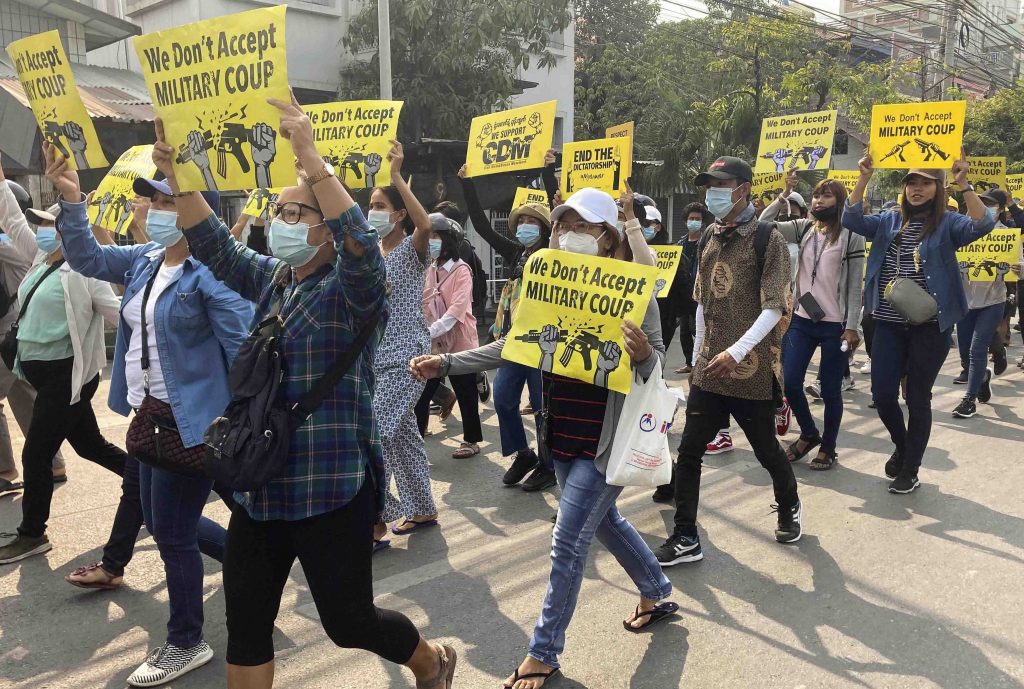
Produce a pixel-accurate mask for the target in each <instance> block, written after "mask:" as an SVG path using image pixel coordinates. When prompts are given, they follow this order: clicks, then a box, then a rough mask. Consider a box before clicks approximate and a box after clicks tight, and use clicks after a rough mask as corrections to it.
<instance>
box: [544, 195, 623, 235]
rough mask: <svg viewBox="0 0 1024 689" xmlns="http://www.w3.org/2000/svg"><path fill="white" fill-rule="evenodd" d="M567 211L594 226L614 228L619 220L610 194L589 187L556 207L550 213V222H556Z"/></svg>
mask: <svg viewBox="0 0 1024 689" xmlns="http://www.w3.org/2000/svg"><path fill="white" fill-rule="evenodd" d="M569 210H574V211H576V212H577V213H579V216H580V217H581V218H583V219H584V220H586V221H587V222H589V223H594V224H595V225H596V224H604V225H608V226H609V227H615V223H616V221H617V220H618V219H619V209H618V206H616V205H615V199H613V198H612V197H611V195H610V194H606V193H605V192H603V191H601V190H600V189H593V188H591V187H587V188H585V189H580V190H579V191H577V192H576V193H575V194H573V195H572V196H570V197H569V200H568V201H566V202H565V203H563V204H562V205H561V206H556V207H555V209H554V210H553V211H551V222H552V223H555V222H558V219H559V218H561V217H562V216H563V215H565V213H566V211H569Z"/></svg>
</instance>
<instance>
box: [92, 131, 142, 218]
mask: <svg viewBox="0 0 1024 689" xmlns="http://www.w3.org/2000/svg"><path fill="white" fill-rule="evenodd" d="M155 174H156V165H154V164H153V145H152V144H146V145H144V146H132V147H131V148H129V149H128V150H127V151H125V152H124V153H122V154H121V157H120V158H118V159H117V162H116V163H114V165H113V167H111V168H110V172H108V173H107V176H106V177H104V178H103V181H101V182H100V185H99V186H98V187H96V192H95V193H94V194H93V195H92V202H91V203H90V204H89V209H88V214H89V222H90V223H92V224H93V225H99V226H100V227H102V228H103V229H105V230H110V231H112V232H114V233H115V234H125V233H126V232H127V231H128V224H129V223H130V222H131V221H132V218H133V217H134V216H135V213H134V211H133V209H132V201H133V200H134V199H135V191H134V189H132V185H133V184H134V183H135V180H136V179H137V178H139V177H142V178H143V179H153V175H155Z"/></svg>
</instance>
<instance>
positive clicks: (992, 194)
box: [981, 189, 1008, 206]
mask: <svg viewBox="0 0 1024 689" xmlns="http://www.w3.org/2000/svg"><path fill="white" fill-rule="evenodd" d="M981 198H982V199H988V200H989V201H992V202H994V203H997V204H999V205H1000V206H1006V205H1008V203H1007V201H1006V192H1005V191H1003V190H1002V189H989V190H988V191H986V192H985V193H984V194H982V195H981Z"/></svg>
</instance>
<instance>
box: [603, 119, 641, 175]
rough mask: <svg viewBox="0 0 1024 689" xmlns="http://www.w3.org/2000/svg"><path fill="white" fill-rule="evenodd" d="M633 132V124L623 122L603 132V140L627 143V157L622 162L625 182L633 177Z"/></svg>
mask: <svg viewBox="0 0 1024 689" xmlns="http://www.w3.org/2000/svg"><path fill="white" fill-rule="evenodd" d="M633 130H634V126H633V122H624V123H623V124H617V125H615V126H614V127H607V128H606V129H605V130H604V138H606V139H618V138H623V139H626V140H627V141H629V146H628V147H627V148H626V151H628V155H627V156H626V159H625V160H623V161H622V179H627V180H628V179H629V178H630V177H632V176H633Z"/></svg>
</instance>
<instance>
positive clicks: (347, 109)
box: [302, 100, 404, 189]
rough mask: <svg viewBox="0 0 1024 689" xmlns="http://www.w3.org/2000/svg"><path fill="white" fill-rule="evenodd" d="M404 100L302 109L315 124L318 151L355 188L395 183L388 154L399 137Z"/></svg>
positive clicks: (357, 102)
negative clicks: (394, 140) (392, 141)
mask: <svg viewBox="0 0 1024 689" xmlns="http://www.w3.org/2000/svg"><path fill="white" fill-rule="evenodd" d="M402 105H404V102H403V101H390V100H358V101H347V102H344V103H318V104H316V105H306V106H304V107H303V108H302V109H303V110H304V111H305V112H306V114H307V115H309V120H310V122H312V124H313V140H314V141H315V142H316V150H317V151H319V152H320V155H322V156H323V157H324V160H326V161H327V162H328V163H330V164H331V165H333V166H334V174H336V175H337V176H338V178H339V179H341V181H342V182H344V183H345V184H347V185H348V186H349V187H351V188H352V189H372V188H374V187H376V186H378V185H381V186H386V185H388V184H390V183H391V163H389V162H388V151H390V150H391V140H392V139H397V138H398V118H399V116H400V115H401V114H402Z"/></svg>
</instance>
